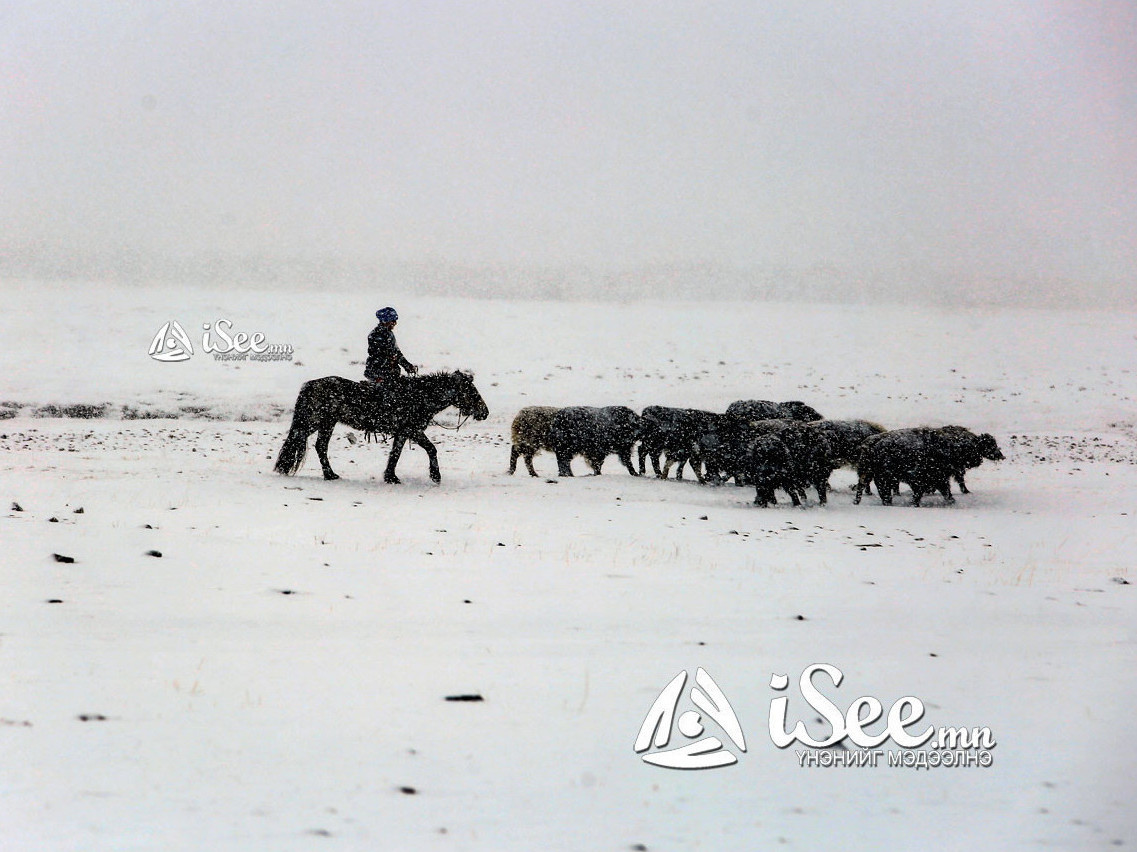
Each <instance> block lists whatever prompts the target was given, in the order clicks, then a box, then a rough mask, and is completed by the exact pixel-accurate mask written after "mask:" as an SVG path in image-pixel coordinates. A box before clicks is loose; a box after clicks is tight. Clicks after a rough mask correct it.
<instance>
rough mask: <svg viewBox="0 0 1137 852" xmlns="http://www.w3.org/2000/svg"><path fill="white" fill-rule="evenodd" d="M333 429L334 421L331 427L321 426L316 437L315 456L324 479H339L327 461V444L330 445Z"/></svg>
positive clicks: (334, 426)
mask: <svg viewBox="0 0 1137 852" xmlns="http://www.w3.org/2000/svg"><path fill="white" fill-rule="evenodd" d="M335 428H336V424H335V422H334V421H333V422H332V423H331V425H321V426H320V434H318V435H317V436H316V454H317V455H318V456H319V457H320V467H321V468H323V470H324V479H339V476H338V475H337V474H336V472H335V471H334V470H332V463H331V462H330V461H328V444H329V443H331V440H332V432H333V431H334V430H335Z"/></svg>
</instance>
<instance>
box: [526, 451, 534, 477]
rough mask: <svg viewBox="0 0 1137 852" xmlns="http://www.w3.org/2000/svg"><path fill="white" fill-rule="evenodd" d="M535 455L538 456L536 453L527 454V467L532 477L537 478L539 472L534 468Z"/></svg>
mask: <svg viewBox="0 0 1137 852" xmlns="http://www.w3.org/2000/svg"><path fill="white" fill-rule="evenodd" d="M535 455H536V453H526V454H525V467H526V468H527V469H528V470H529V475H530V476H536V475H537V471H536V470H535V469H534V467H533V456H535Z"/></svg>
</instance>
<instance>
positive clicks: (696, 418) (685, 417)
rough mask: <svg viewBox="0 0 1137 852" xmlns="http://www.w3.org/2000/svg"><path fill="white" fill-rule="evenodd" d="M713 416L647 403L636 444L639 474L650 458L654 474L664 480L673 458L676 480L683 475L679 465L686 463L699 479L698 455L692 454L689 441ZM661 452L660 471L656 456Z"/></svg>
mask: <svg viewBox="0 0 1137 852" xmlns="http://www.w3.org/2000/svg"><path fill="white" fill-rule="evenodd" d="M716 416H717V415H715V414H712V413H711V412H709V411H700V410H699V409H697V408H668V407H666V406H663V405H649V406H648V407H647V408H645V409H644V410H643V432H642V434H641V436H640V446H639V467H640V474H641V475H643V474H644V473H646V472H647V464H646V461H647V459H649V458H650V459H651V466H652V468H653V469H654V470H655V475H656V476H657V477H659V478H660V479H667V474H668V472H669V471H670V469H671V464H672V462H673V461H677V462H678V463H679V466H678V467H677V468H676V470H675V478H676V479H682V478H683V465H684V464H690V465H691V470H692V471H693V472H694V474H695V478H696V479H698V480H699V482H702V481H703V474H702V470H701V465H700V463H699V459H698V456H697V455H694V454H693V451H692V442H693V441H694V440H695V438H696V436H697V435H698V433H699V430H700V429H701V428H702V427H703V425H704V424H706V423H707V422H708V421H709V420H712V419H713V418H715V417H716ZM664 453H666V458H665V459H664V464H663V468H662V470H661V469H660V465H659V459H660V455H661V454H664Z"/></svg>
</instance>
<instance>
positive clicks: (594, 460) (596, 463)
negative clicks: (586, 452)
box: [585, 456, 604, 476]
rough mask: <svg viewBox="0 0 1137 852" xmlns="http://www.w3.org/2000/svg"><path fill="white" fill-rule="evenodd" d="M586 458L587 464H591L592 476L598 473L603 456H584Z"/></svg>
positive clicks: (602, 463) (602, 464) (601, 465)
mask: <svg viewBox="0 0 1137 852" xmlns="http://www.w3.org/2000/svg"><path fill="white" fill-rule="evenodd" d="M585 458H586V459H588V463H589V465H591V466H592V473H593V475H594V476H599V475H600V468H601V467H603V466H604V456H585Z"/></svg>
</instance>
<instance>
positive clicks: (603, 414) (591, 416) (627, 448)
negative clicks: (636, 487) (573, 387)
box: [548, 405, 643, 476]
mask: <svg viewBox="0 0 1137 852" xmlns="http://www.w3.org/2000/svg"><path fill="white" fill-rule="evenodd" d="M642 431H643V418H641V417H640V416H639V415H638V414H636V413H635V412H634V411H632V410H631V409H630V408H628V407H626V406H623V405H613V406H609V407H607V408H593V407H590V406H585V405H576V406H570V407H568V408H562V409H561V410H560V411H558V412H557V413H556V415H555V416H554V417H553V422H552V424H551V425H550V426H549V435H548V444H549V446H551V447H552V448H553V452H554V453H556V455H557V474H558V476H572V459H573V457H574V456H577V455H582V456H584V457H585V459H587V460H588V463H589V465H591V467H592V472H593V473H594V474H596V475H597V476H599V475H600V467H601V465H603V464H604V459H605V458H607V456H608V455H609V454H611V453H616V454H617V455H618V456H619V458H620V461H621V462H622V463H623V465H624V467H625V468H627V470H628V473H630V474H631V475H632V476H639V473H638V472H637V471H636V469H635V468H634V467H632V447H633V446H634V445H635V443H636V441H638V440H639V438H640V434H641V433H642Z"/></svg>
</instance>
